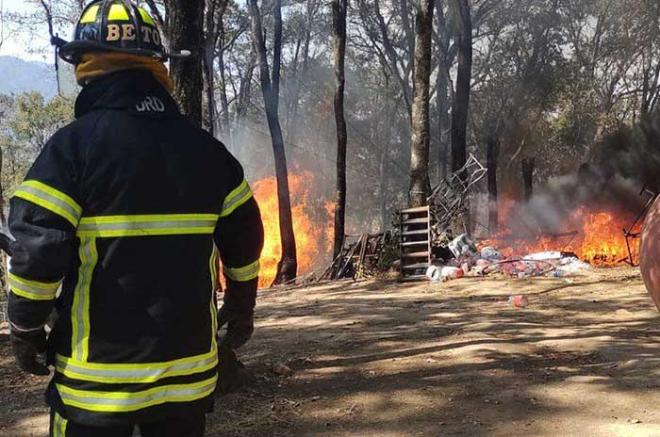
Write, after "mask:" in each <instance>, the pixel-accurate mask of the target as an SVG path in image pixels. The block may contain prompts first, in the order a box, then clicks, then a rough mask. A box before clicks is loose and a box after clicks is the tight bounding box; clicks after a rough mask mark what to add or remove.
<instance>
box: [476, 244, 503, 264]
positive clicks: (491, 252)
mask: <svg viewBox="0 0 660 437" xmlns="http://www.w3.org/2000/svg"><path fill="white" fill-rule="evenodd" d="M481 259H482V260H486V261H499V260H501V259H502V254H501V253H500V252H499V251H497V249H495V248H494V247H490V246H487V247H483V248H482V249H481Z"/></svg>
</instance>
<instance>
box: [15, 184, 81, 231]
mask: <svg viewBox="0 0 660 437" xmlns="http://www.w3.org/2000/svg"><path fill="white" fill-rule="evenodd" d="M14 196H15V197H20V198H21V199H25V200H28V201H30V202H32V203H34V204H36V205H39V206H41V207H42V208H46V209H47V210H49V211H51V212H54V213H55V214H57V215H59V216H61V217H63V218H64V219H66V220H67V221H69V222H70V223H71V224H72V225H73V226H74V227H75V226H77V225H78V221H79V220H80V216H81V215H82V208H81V207H80V205H78V204H77V203H76V201H75V200H73V199H72V198H71V197H69V196H68V195H66V194H64V193H63V192H61V191H58V190H56V189H55V188H53V187H51V186H48V185H46V184H44V183H42V182H39V181H35V180H29V181H24V182H23V183H22V184H21V185H20V186H19V187H18V189H17V190H16V192H15V193H14Z"/></svg>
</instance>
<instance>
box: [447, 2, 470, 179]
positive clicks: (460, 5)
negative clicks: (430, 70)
mask: <svg viewBox="0 0 660 437" xmlns="http://www.w3.org/2000/svg"><path fill="white" fill-rule="evenodd" d="M452 2H453V5H454V16H455V17H456V20H457V23H454V26H455V29H454V32H455V33H454V38H455V39H456V42H457V45H458V72H457V76H456V92H455V93H454V102H453V109H452V114H451V115H452V117H451V158H452V159H451V168H452V171H454V172H455V171H458V170H460V169H461V168H462V167H463V166H464V165H465V161H466V159H467V121H468V110H469V106H470V80H471V76H472V21H471V18H470V5H469V1H468V0H452ZM462 177H463V178H465V175H462Z"/></svg>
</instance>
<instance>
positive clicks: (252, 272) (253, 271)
mask: <svg viewBox="0 0 660 437" xmlns="http://www.w3.org/2000/svg"><path fill="white" fill-rule="evenodd" d="M222 271H223V272H225V275H227V277H228V278H229V279H233V280H234V281H239V282H247V281H251V280H252V279H254V278H256V277H257V276H259V260H256V261H255V262H253V263H252V264H248V265H246V266H243V267H236V268H234V267H227V266H224V265H223V266H222Z"/></svg>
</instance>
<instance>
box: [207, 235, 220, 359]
mask: <svg viewBox="0 0 660 437" xmlns="http://www.w3.org/2000/svg"><path fill="white" fill-rule="evenodd" d="M218 256H219V254H218V248H217V247H216V246H215V244H214V245H213V249H212V250H211V257H210V260H209V270H210V271H211V302H210V304H209V309H210V312H211V350H212V351H213V350H215V351H217V345H216V336H217V333H218V308H217V306H216V294H215V291H216V290H217V289H218V288H219V286H218Z"/></svg>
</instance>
